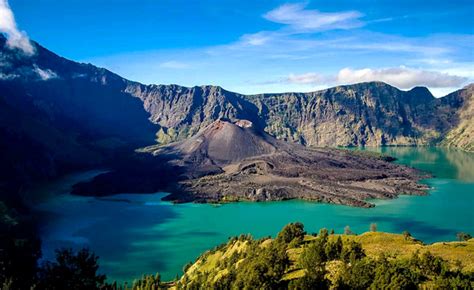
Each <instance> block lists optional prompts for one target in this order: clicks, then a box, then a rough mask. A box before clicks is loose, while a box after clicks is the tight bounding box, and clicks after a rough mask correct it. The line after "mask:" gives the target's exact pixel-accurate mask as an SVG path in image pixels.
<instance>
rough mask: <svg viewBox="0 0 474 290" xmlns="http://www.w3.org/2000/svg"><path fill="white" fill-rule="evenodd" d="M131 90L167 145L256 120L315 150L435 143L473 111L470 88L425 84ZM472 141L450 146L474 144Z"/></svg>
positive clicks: (135, 86) (466, 137)
mask: <svg viewBox="0 0 474 290" xmlns="http://www.w3.org/2000/svg"><path fill="white" fill-rule="evenodd" d="M126 91H127V92H129V93H131V94H132V95H134V96H137V97H138V98H140V99H141V100H143V102H144V104H145V109H146V110H147V111H148V112H149V113H150V115H151V120H152V121H153V122H155V123H157V124H158V125H160V126H161V127H162V128H161V130H160V131H159V132H158V135H157V139H158V142H160V143H168V142H170V141H175V140H182V139H185V138H187V137H189V136H192V135H194V134H195V133H196V132H198V131H199V130H201V129H203V128H204V127H206V126H207V125H209V124H210V123H211V122H213V121H215V120H218V119H220V118H228V119H230V120H233V121H235V120H238V119H249V120H252V122H253V123H255V124H257V126H260V127H262V128H264V129H265V131H267V132H268V133H270V134H271V135H274V136H276V137H277V138H279V139H282V140H287V141H291V142H299V143H301V144H304V145H308V146H380V145H432V144H438V143H439V142H441V141H442V140H443V139H444V137H445V136H446V134H447V133H448V132H450V131H452V130H454V128H457V126H459V124H460V123H463V120H466V119H467V118H469V116H470V115H469V114H468V113H461V112H466V111H469V109H468V108H467V107H468V106H469V104H470V101H469V100H471V99H472V90H471V91H470V92H469V89H464V90H461V91H459V92H457V93H454V94H451V95H448V96H446V97H444V98H441V99H436V98H434V97H433V96H432V95H431V93H430V92H429V91H428V90H427V89H426V88H423V87H416V88H414V89H412V90H410V91H401V90H398V89H397V88H394V87H392V86H390V85H387V84H385V83H380V82H371V83H361V84H355V85H348V86H339V87H334V88H330V89H327V90H322V91H317V92H312V93H284V94H263V95H250V96H246V95H241V94H236V93H232V92H228V91H226V90H224V89H222V88H220V87H212V86H205V87H194V88H186V87H180V86H176V85H170V86H163V85H162V86H148V87H147V86H143V85H138V84H135V83H133V84H130V85H129V86H127V89H126ZM461 95H462V96H461ZM464 122H465V121H464ZM459 130H461V129H459ZM459 130H458V131H457V132H459ZM463 132H464V131H463ZM452 134H455V133H454V132H453V133H452ZM470 136H472V135H461V136H459V137H458V139H459V140H463V141H456V142H451V143H449V144H451V145H452V146H457V144H460V145H461V144H464V143H463V142H465V143H466V142H467V143H470V142H472V137H470ZM450 138H454V137H450ZM458 139H456V140H458ZM461 147H462V148H464V149H466V148H467V149H468V150H469V147H466V146H461Z"/></svg>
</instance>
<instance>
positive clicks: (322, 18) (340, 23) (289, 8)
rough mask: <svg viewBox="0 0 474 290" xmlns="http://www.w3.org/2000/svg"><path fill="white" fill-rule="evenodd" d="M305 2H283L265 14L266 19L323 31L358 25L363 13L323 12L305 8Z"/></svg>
mask: <svg viewBox="0 0 474 290" xmlns="http://www.w3.org/2000/svg"><path fill="white" fill-rule="evenodd" d="M305 8H306V4H303V3H296V4H284V5H282V6H279V7H277V8H275V9H273V10H271V11H269V12H267V13H266V14H264V15H263V17H264V18H265V19H267V20H270V21H273V22H276V23H281V24H286V25H288V26H289V27H290V28H291V29H294V30H297V31H323V30H332V29H350V28H355V27H360V26H362V25H363V22H362V21H360V19H359V18H361V17H362V16H363V15H362V14H361V13H360V12H358V11H344V12H335V13H325V12H320V11H318V10H309V9H305Z"/></svg>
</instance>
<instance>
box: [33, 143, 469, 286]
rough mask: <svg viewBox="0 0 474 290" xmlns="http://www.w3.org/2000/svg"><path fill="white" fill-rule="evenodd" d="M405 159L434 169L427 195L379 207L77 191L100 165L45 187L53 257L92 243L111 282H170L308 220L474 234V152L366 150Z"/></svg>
mask: <svg viewBox="0 0 474 290" xmlns="http://www.w3.org/2000/svg"><path fill="white" fill-rule="evenodd" d="M366 150H372V151H377V152H383V153H386V154H389V155H392V156H394V157H397V158H398V160H397V162H398V163H401V164H406V165H409V166H413V167H415V168H418V169H420V170H423V171H427V172H430V173H431V174H433V178H430V179H427V180H424V181H423V182H424V183H426V184H428V185H429V186H430V187H431V188H432V189H431V190H430V191H429V195H427V196H407V195H402V196H400V197H399V198H397V199H394V200H376V201H374V203H375V204H376V207H374V208H369V209H367V208H353V207H348V206H341V205H329V204H318V203H311V202H304V201H284V202H267V203H250V202H242V203H232V204H225V205H220V206H215V205H208V204H192V203H191V204H179V205H173V204H171V203H167V202H162V201H161V200H160V199H161V197H163V196H164V195H165V194H164V193H156V194H120V195H115V196H112V197H108V198H104V199H100V198H93V197H78V196H72V195H70V194H69V190H70V187H71V185H72V184H74V183H75V182H77V181H79V180H85V179H88V178H91V177H92V176H94V175H96V174H97V173H98V171H91V172H85V173H81V174H76V175H71V176H68V177H66V178H63V179H61V180H58V181H57V182H54V183H50V184H48V185H47V186H45V187H42V188H41V189H39V190H40V191H42V192H43V195H42V196H46V198H43V199H42V200H41V201H36V202H35V203H36V208H37V209H38V210H40V211H41V212H43V216H44V217H45V218H44V222H43V227H42V228H41V236H42V242H43V255H44V258H45V259H50V258H52V257H54V249H56V248H60V247H73V248H81V247H88V248H90V249H92V250H93V251H94V252H95V253H96V254H97V255H99V257H100V260H99V262H100V265H101V268H100V270H101V272H103V273H106V274H107V276H108V278H109V280H110V281H113V280H117V281H131V280H133V279H134V278H137V277H140V276H141V275H142V274H143V273H149V274H151V273H156V272H160V274H161V275H162V277H163V278H164V279H172V278H174V277H175V276H176V274H181V273H182V270H181V269H182V267H183V265H184V264H186V263H187V262H189V261H193V260H194V259H195V258H196V257H197V256H199V254H200V253H202V252H203V251H205V250H207V249H210V248H212V247H214V246H216V245H218V244H221V243H223V242H226V241H227V239H228V237H231V236H235V235H239V234H242V233H250V234H252V235H253V236H254V237H257V238H258V237H263V236H269V235H271V236H274V235H275V234H276V233H277V232H278V231H279V230H280V229H281V228H282V227H283V226H284V225H285V224H287V223H289V222H295V221H299V222H303V223H304V225H305V228H306V230H307V231H308V232H316V231H318V230H319V229H320V228H323V227H325V228H328V229H334V230H335V231H336V232H339V233H341V232H342V231H343V229H344V227H345V226H346V225H349V226H350V228H351V229H352V231H354V232H356V233H362V232H365V231H368V229H369V225H370V224H371V223H377V226H378V230H379V231H386V232H395V233H401V232H402V231H404V230H408V231H409V232H410V233H411V234H412V235H413V236H414V237H416V238H418V239H421V240H423V241H424V242H426V243H431V242H435V241H449V240H454V239H455V235H456V233H457V232H460V231H464V232H468V233H471V234H474V211H473V208H474V154H471V153H465V152H462V151H458V150H451V149H441V148H432V147H426V148H423V147H421V148H413V147H384V148H372V149H366Z"/></svg>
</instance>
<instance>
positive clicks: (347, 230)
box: [344, 226, 354, 235]
mask: <svg viewBox="0 0 474 290" xmlns="http://www.w3.org/2000/svg"><path fill="white" fill-rule="evenodd" d="M353 234H354V232H352V231H351V228H350V227H349V226H346V227H345V228H344V235H353Z"/></svg>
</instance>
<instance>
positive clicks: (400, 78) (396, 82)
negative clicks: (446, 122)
mask: <svg viewBox="0 0 474 290" xmlns="http://www.w3.org/2000/svg"><path fill="white" fill-rule="evenodd" d="M468 80H469V78H466V77H463V76H459V75H453V74H448V73H444V72H439V71H427V70H421V69H414V68H407V67H403V66H401V67H394V68H381V69H371V68H364V69H358V70H354V69H351V68H343V69H341V70H340V71H339V72H338V73H337V74H335V75H323V74H319V73H314V72H309V73H303V74H290V75H289V76H288V77H287V78H285V79H284V82H286V83H289V84H302V85H313V86H314V85H328V86H331V85H338V84H353V83H361V82H371V81H381V82H386V83H388V84H391V85H393V86H396V87H398V88H400V89H410V88H413V87H415V86H426V87H429V88H434V89H438V91H440V92H441V91H446V90H444V89H452V88H456V87H460V86H462V85H463V84H465V83H466V82H467V81H468ZM275 82H279V81H275Z"/></svg>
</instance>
